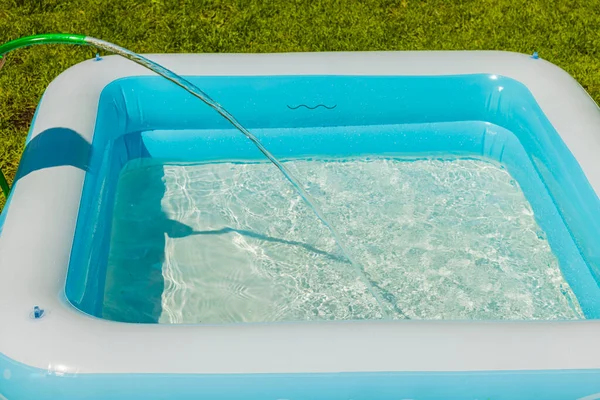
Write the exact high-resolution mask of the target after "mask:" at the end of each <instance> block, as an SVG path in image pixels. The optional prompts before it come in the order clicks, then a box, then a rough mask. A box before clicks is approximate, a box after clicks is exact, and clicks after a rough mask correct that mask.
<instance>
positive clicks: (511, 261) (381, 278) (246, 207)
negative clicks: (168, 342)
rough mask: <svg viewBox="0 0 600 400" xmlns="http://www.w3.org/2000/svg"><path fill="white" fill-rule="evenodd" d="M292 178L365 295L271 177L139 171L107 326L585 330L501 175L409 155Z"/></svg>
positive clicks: (526, 210) (259, 167)
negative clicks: (460, 322)
mask: <svg viewBox="0 0 600 400" xmlns="http://www.w3.org/2000/svg"><path fill="white" fill-rule="evenodd" d="M285 165H286V166H287V168H289V169H290V170H291V171H292V173H293V174H294V175H296V176H299V177H302V181H303V182H304V187H305V189H306V190H307V191H308V193H310V195H311V196H312V197H313V198H314V199H315V201H316V202H318V205H319V206H320V208H321V209H322V212H323V213H324V215H325V217H326V218H327V219H328V220H329V221H330V222H331V223H332V224H333V225H334V226H336V228H337V229H338V231H339V234H340V235H341V237H342V239H343V241H344V242H345V243H346V244H347V246H348V251H350V252H351V253H352V257H353V258H354V259H355V260H356V261H357V263H359V264H360V265H361V266H362V268H364V275H365V276H366V278H367V279H368V282H367V283H365V281H364V279H362V278H361V277H360V276H359V275H358V274H357V273H356V271H355V269H354V268H353V267H352V265H350V263H349V262H348V260H347V259H346V258H345V257H344V256H343V255H342V254H340V252H339V248H338V247H337V246H336V243H335V240H334V239H333V237H332V236H331V234H330V233H329V232H328V230H327V228H326V227H325V226H324V225H323V224H321V223H320V222H319V220H318V219H317V217H316V216H315V215H314V213H313V212H312V211H311V210H310V209H309V208H308V207H307V206H306V204H305V203H304V202H303V201H302V200H301V198H300V197H299V196H298V195H297V193H296V192H295V191H294V189H293V188H292V187H291V186H290V185H289V183H287V182H286V181H285V179H284V178H283V176H282V175H281V174H280V173H279V172H278V171H277V169H275V168H273V167H272V166H271V165H270V164H268V163H253V164H249V163H233V162H221V163H208V164H190V165H175V164H162V163H160V162H157V161H152V160H142V161H140V160H137V161H132V162H130V163H129V164H128V165H127V166H126V167H125V168H124V170H123V171H122V172H121V175H120V179H119V182H118V187H117V193H116V200H115V209H114V215H113V225H112V234H111V235H112V236H111V244H110V249H109V262H108V267H107V279H106V286H105V295H104V307H103V317H104V318H108V319H113V320H118V321H131V322H159V323H230V322H264V321H291V320H296V321H306V320H348V319H381V318H383V317H384V315H388V316H390V317H391V318H394V319H406V318H410V319H479V320H481V319H514V320H530V319H542V320H543V319H580V318H583V315H582V312H581V309H580V307H579V305H578V303H577V300H576V298H575V296H574V294H573V292H572V291H571V288H570V287H569V286H568V284H567V282H566V281H565V279H564V278H563V276H562V274H561V271H560V269H559V266H558V261H557V259H556V257H555V256H554V254H553V253H552V251H551V249H550V246H549V244H548V241H547V239H546V236H545V234H544V232H543V231H542V230H541V229H540V228H539V226H538V225H537V223H536V221H535V218H534V215H533V211H532V209H531V206H530V205H529V203H528V202H527V200H526V198H525V196H524V195H523V193H522V191H521V189H520V188H519V186H518V184H517V183H516V182H515V180H514V179H513V178H512V177H511V176H510V175H509V174H508V173H507V171H506V170H505V169H504V168H503V167H502V166H500V165H498V164H495V163H492V162H489V161H485V160H479V159H407V158H404V159H378V158H373V159H367V158H361V159H343V160H342V159H330V160H325V159H315V160H296V161H288V162H285ZM369 286H371V288H372V289H373V290H375V291H377V295H378V296H377V297H379V298H380V299H381V301H379V302H378V301H377V298H376V296H374V295H373V293H372V292H371V290H370V288H369Z"/></svg>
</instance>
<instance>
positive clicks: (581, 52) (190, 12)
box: [0, 0, 600, 206]
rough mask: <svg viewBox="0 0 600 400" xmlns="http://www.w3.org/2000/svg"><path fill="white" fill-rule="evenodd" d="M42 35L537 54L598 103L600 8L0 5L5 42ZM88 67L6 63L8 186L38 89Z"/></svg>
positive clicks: (150, 0)
mask: <svg viewBox="0 0 600 400" xmlns="http://www.w3.org/2000/svg"><path fill="white" fill-rule="evenodd" d="M47 32H70V33H82V34H87V35H90V36H95V37H98V38H101V39H105V40H108V41H111V42H114V43H117V44H119V45H121V46H124V47H127V48H129V49H131V50H133V51H137V52H165V53H167V52H283V51H339V50H346V51H353V50H463V49H470V50H484V49H485V50H510V51H517V52H523V53H532V52H533V51H538V52H539V54H540V56H541V57H542V58H545V59H547V60H549V61H551V62H553V63H555V64H557V65H559V66H560V67H562V68H564V69H565V70H566V71H567V72H569V73H570V74H571V75H573V76H574V77H575V78H576V79H577V80H578V81H579V82H580V83H581V84H582V85H583V87H584V88H585V89H586V90H587V91H588V92H589V93H590V94H591V95H592V97H593V98H594V99H595V100H596V101H598V100H600V74H599V71H600V68H599V67H600V60H599V58H598V55H599V51H600V0H560V1H558V0H557V1H550V0H462V1H459V0H455V1H451V0H428V1H413V0H400V1H391V0H311V1H308V0H285V1H283V0H282V1H277V0H271V1H259V0H251V1H249V0H247V1H199V0H196V1H194V0H179V1H175V0H141V1H135V0H115V1H102V0H77V1H58V0H0V42H5V41H8V40H11V39H15V38H18V37H20V36H25V35H31V34H35V33H47ZM92 56H93V49H90V48H76V47H72V46H71V47H69V46H40V47H35V48H30V49H25V50H19V51H16V52H13V53H11V54H9V56H8V62H7V64H6V66H5V67H4V69H3V70H2V71H1V72H0V167H1V168H2V169H3V170H4V171H5V172H6V174H7V176H8V178H9V180H11V179H12V178H13V176H14V173H15V171H16V168H17V165H18V162H19V158H20V155H21V151H22V148H23V143H24V140H25V136H26V134H27V130H28V126H29V123H30V121H31V118H32V116H33V113H34V111H35V107H36V104H37V102H38V101H39V99H40V97H41V95H42V93H43V91H44V88H45V87H46V86H47V85H48V84H49V83H50V81H51V80H52V79H53V78H54V77H56V76H57V75H58V74H59V73H60V72H61V71H64V70H65V69H66V68H67V67H69V66H70V65H73V64H75V63H77V62H80V61H83V60H85V59H87V58H90V57H92ZM2 202H3V200H2ZM1 204H3V203H0V206H1Z"/></svg>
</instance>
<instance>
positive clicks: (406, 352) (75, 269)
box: [0, 52, 600, 400]
mask: <svg viewBox="0 0 600 400" xmlns="http://www.w3.org/2000/svg"><path fill="white" fill-rule="evenodd" d="M150 58H152V59H154V60H156V61H157V62H159V63H161V64H163V65H165V66H166V67H168V68H170V69H172V70H174V71H176V72H177V73H180V74H182V75H184V76H186V77H188V78H189V79H190V80H191V81H192V82H193V83H195V84H197V85H198V86H199V87H201V88H202V89H204V90H206V91H207V92H208V93H210V94H211V95H212V96H213V97H214V98H215V99H217V100H218V101H220V102H221V103H222V104H223V105H224V106H225V107H227V108H228V109H229V110H230V111H231V112H232V113H233V114H234V115H235V116H236V117H237V118H238V119H239V120H240V121H243V123H244V124H245V125H246V126H247V127H248V128H250V129H251V130H253V132H255V133H257V135H259V137H260V138H261V140H263V142H264V143H265V145H266V146H267V147H268V148H269V149H270V150H271V151H272V152H273V153H274V154H275V155H276V156H278V157H282V158H298V159H307V158H311V157H316V156H325V157H338V156H340V157H355V156H377V155H384V154H387V155H389V154H410V155H415V154H416V155H421V156H429V155H454V156H455V155H460V156H466V157H467V156H468V157H480V158H485V159H489V160H493V161H494V162H497V163H500V164H502V165H503V166H504V168H506V170H507V171H508V172H509V173H510V175H512V177H513V178H514V179H515V180H516V181H517V182H518V184H519V186H520V188H521V189H522V191H523V193H524V194H525V196H526V198H527V200H528V201H529V203H530V204H531V207H532V209H533V211H534V213H535V215H536V221H537V223H538V224H539V226H540V227H541V229H542V230H543V231H544V232H545V234H546V235H547V240H548V242H549V243H550V246H551V247H552V251H553V253H554V254H555V255H556V257H557V259H558V261H559V263H560V270H561V272H562V275H563V276H564V279H565V280H566V282H567V283H568V285H569V286H570V289H572V291H573V293H574V295H575V296H576V300H577V302H578V304H579V306H580V308H581V312H582V313H583V315H584V316H585V320H578V321H577V320H573V321H506V322H499V321H498V322H496V321H451V320H450V321H427V320H410V321H399V320H398V321H380V320H379V321H376V320H366V321H344V322H310V323H308V322H286V323H258V324H256V323H236V324H171V325H165V324H155V323H147V324H142V323H124V322H115V321H110V320H107V319H106V318H103V317H105V313H104V312H103V305H104V296H105V286H106V276H107V265H108V261H107V259H108V252H109V250H108V248H109V246H110V238H111V221H112V214H113V206H114V198H115V195H116V194H115V193H116V191H117V182H118V180H119V174H120V172H121V171H122V169H123V168H124V167H125V166H126V165H128V163H131V162H132V161H135V160H138V159H157V160H169V162H175V163H177V162H179V163H185V162H190V161H193V162H198V161H219V160H231V159H235V160H242V161H253V160H258V159H259V158H260V154H259V153H258V152H257V151H256V149H254V148H253V147H252V146H251V144H249V143H248V142H247V141H246V139H245V138H244V137H243V136H241V135H239V134H237V133H236V132H234V131H232V130H230V129H229V126H228V125H227V123H226V122H225V121H223V120H222V119H220V118H219V117H218V116H217V115H216V114H215V113H214V112H213V111H212V110H210V109H209V108H207V107H205V106H203V105H200V106H199V104H200V103H199V102H198V101H197V100H196V99H193V98H191V96H187V95H186V94H185V93H184V92H183V91H181V90H180V89H179V88H176V87H174V86H173V85H171V84H170V83H169V82H166V81H164V80H162V79H161V78H159V77H156V76H151V75H150V73H149V72H147V71H146V70H144V69H143V68H141V67H139V66H137V65H135V64H133V63H130V62H129V61H127V60H124V59H122V58H119V57H106V58H104V59H101V60H90V61H86V62H84V63H81V64H79V65H77V66H75V67H73V68H71V69H69V70H68V71H66V72H65V73H63V74H62V75H60V76H59V77H58V78H57V79H56V80H55V81H54V82H53V83H52V84H51V85H50V86H49V87H48V90H47V91H46V93H45V94H44V96H43V98H42V100H41V102H40V104H39V107H38V110H37V112H36V114H35V117H34V121H33V123H32V127H31V132H30V135H29V137H28V138H27V146H26V148H25V151H24V154H23V158H22V161H21V165H20V168H19V172H18V176H17V179H16V183H15V185H14V188H13V191H12V193H11V196H10V199H9V202H8V204H7V206H6V207H5V209H4V211H3V213H2V218H1V222H0V223H1V233H0V275H1V276H0V319H1V321H2V323H1V324H0V394H1V396H0V397H2V396H4V398H6V399H9V400H12V399H21V398H36V399H43V398H53V399H54V398H65V399H66V398H72V399H77V398H123V399H131V398H142V399H152V398H207V399H239V398H244V399H308V398H310V399H409V398H410V399H419V400H421V399H439V398H444V399H486V398H489V399H531V398H533V397H535V398H540V399H542V398H543V399H587V400H592V399H600V349H599V347H598V345H597V342H598V336H599V335H600V322H599V321H598V320H597V319H598V317H600V288H599V287H598V282H599V281H598V279H600V269H599V267H600V256H599V254H598V251H599V249H600V246H599V245H598V241H599V240H600V237H599V236H598V234H597V232H598V231H599V228H600V226H599V225H600V202H599V200H598V193H600V167H599V164H598V161H597V157H598V156H597V155H598V154H600V112H599V110H598V108H597V106H596V104H595V103H594V102H593V101H592V100H591V99H590V98H589V96H588V95H587V94H586V93H585V91H584V90H583V89H582V88H581V87H580V86H579V85H578V84H577V83H576V82H575V81H574V80H573V79H572V78H571V77H570V76H569V75H568V74H566V73H565V72H564V71H562V70H560V69H559V68H557V67H556V66H554V65H552V64H550V63H548V62H546V61H543V60H541V59H538V58H537V57H531V56H527V55H522V54H513V53H504V52H375V53H319V54H311V53H306V54H265V55H250V54H249V55H230V54H223V55H153V56H150ZM139 322H141V321H139ZM154 322H156V321H154Z"/></svg>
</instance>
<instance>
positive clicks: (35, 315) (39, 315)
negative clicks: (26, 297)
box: [33, 306, 44, 319]
mask: <svg viewBox="0 0 600 400" xmlns="http://www.w3.org/2000/svg"><path fill="white" fill-rule="evenodd" d="M43 316H44V310H42V309H41V308H39V307H38V306H34V307H33V318H35V319H39V318H42V317H43Z"/></svg>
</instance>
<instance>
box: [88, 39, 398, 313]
mask: <svg viewBox="0 0 600 400" xmlns="http://www.w3.org/2000/svg"><path fill="white" fill-rule="evenodd" d="M86 41H87V42H88V43H89V44H91V45H92V46H95V47H97V48H100V49H103V50H106V51H109V52H111V53H114V54H118V55H120V56H122V57H125V58H127V59H128V60H131V61H133V62H135V63H136V64H139V65H141V66H143V67H145V68H148V69H149V70H151V71H153V72H155V73H157V74H158V75H160V76H162V77H163V78H165V79H167V80H169V81H171V82H173V83H174V84H176V85H177V86H179V87H181V88H182V89H184V90H185V91H186V92H188V93H190V94H191V95H193V96H194V97H196V98H198V99H200V100H202V101H203V102H204V103H205V104H207V105H208V106H209V107H211V108H212V109H213V110H215V111H216V112H218V113H219V114H220V115H221V116H222V117H223V118H225V119H226V120H227V121H229V122H230V123H231V124H232V125H233V126H234V127H235V128H236V129H238V130H239V131H240V132H241V133H242V134H243V135H244V136H246V137H247V138H248V139H249V140H250V141H251V142H252V143H253V144H254V145H255V146H256V147H257V148H258V150H260V152H261V153H262V154H264V155H265V157H267V158H268V159H269V161H271V163H273V165H275V166H276V167H277V168H278V169H279V171H281V173H282V174H283V175H284V176H285V178H286V179H287V180H288V181H289V182H290V184H291V185H292V186H293V187H294V189H295V191H296V192H297V193H298V195H299V196H300V197H301V198H302V199H303V200H304V202H306V204H307V205H308V207H309V208H310V209H311V210H312V212H313V213H314V214H315V215H316V216H317V218H318V219H319V220H320V221H321V222H322V223H323V225H325V227H327V229H328V230H329V232H330V233H331V235H332V236H333V238H334V239H335V241H336V243H337V246H338V247H339V249H340V251H341V253H342V255H343V256H344V257H345V258H346V259H347V260H348V261H349V262H350V264H351V265H352V267H353V269H354V271H355V273H356V274H357V275H358V276H359V278H360V279H361V280H362V281H363V283H364V284H365V285H366V287H367V288H368V290H369V292H370V294H371V295H372V296H373V297H374V298H375V299H376V300H377V303H378V304H379V306H380V308H381V310H382V313H383V315H384V318H385V319H389V315H388V314H387V313H386V311H385V307H384V306H383V299H382V298H381V297H380V295H379V294H378V293H377V291H376V290H375V289H374V288H373V284H372V283H371V281H370V280H369V278H368V277H367V276H366V275H365V272H364V269H363V267H362V266H361V265H360V264H359V263H358V262H356V261H355V260H354V258H353V257H352V255H351V253H350V252H349V251H348V249H347V247H346V246H345V245H344V242H343V241H342V239H341V238H340V234H339V233H338V232H337V230H336V229H335V228H334V226H333V225H332V224H331V223H329V221H328V220H327V219H326V218H325V216H324V215H323V212H322V211H321V209H320V208H319V206H318V205H317V203H316V201H315V200H314V199H313V198H312V196H311V195H310V194H308V192H307V191H306V190H305V189H304V187H303V186H302V184H301V183H300V182H299V181H298V179H297V178H296V177H295V176H294V175H293V174H292V173H291V172H290V170H289V169H288V168H286V167H285V166H284V165H283V164H282V163H281V162H279V160H277V158H275V156H273V154H271V153H270V152H269V150H267V149H266V148H265V146H263V144H262V143H261V142H260V140H258V138H257V137H256V136H254V135H253V134H252V133H251V132H250V131H248V129H246V128H245V127H244V126H243V125H242V124H241V123H240V122H239V121H238V120H237V119H236V118H235V117H234V116H233V115H231V114H230V113H229V112H228V111H227V110H226V109H225V108H223V106H222V105H221V104H219V103H218V102H217V101H215V100H214V99H212V98H211V97H210V96H209V95H208V94H206V93H205V92H204V91H202V90H201V89H200V88H199V87H197V86H196V85H194V84H192V83H191V82H189V81H188V80H186V79H184V78H182V77H181V76H179V75H177V74H176V73H174V72H173V71H171V70H169V69H167V68H165V67H163V66H162V65H160V64H157V63H155V62H154V61H151V60H149V59H147V58H145V57H143V56H141V55H139V54H136V53H134V52H132V51H130V50H127V49H125V48H123V47H120V46H117V45H115V44H113V43H109V42H106V41H104V40H100V39H96V38H91V37H87V38H86Z"/></svg>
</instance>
